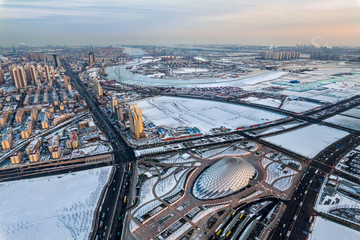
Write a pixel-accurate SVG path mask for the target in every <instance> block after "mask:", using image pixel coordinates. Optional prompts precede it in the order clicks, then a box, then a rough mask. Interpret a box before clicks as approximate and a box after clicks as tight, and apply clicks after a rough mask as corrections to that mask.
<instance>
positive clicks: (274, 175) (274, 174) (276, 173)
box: [265, 162, 297, 184]
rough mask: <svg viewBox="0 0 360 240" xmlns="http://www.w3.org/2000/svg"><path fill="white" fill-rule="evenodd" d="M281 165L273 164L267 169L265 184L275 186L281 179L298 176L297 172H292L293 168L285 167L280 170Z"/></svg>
mask: <svg viewBox="0 0 360 240" xmlns="http://www.w3.org/2000/svg"><path fill="white" fill-rule="evenodd" d="M280 165H281V164H280V163H277V162H273V163H271V164H269V165H267V167H266V180H265V182H267V183H269V184H273V183H274V182H275V181H277V180H278V179H280V178H283V177H288V176H291V175H294V174H296V173H297V172H296V171H294V170H292V169H291V168H287V167H285V168H284V169H283V170H281V169H279V167H280Z"/></svg>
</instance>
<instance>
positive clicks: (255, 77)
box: [106, 61, 286, 88]
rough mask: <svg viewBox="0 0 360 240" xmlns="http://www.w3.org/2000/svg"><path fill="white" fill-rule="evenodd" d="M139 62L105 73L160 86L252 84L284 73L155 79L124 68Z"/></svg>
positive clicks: (117, 67)
mask: <svg viewBox="0 0 360 240" xmlns="http://www.w3.org/2000/svg"><path fill="white" fill-rule="evenodd" d="M140 63H141V62H140V61H139V62H135V63H134V62H133V63H129V64H126V65H118V66H113V67H107V68H106V73H107V74H108V76H107V79H115V80H116V81H117V82H122V83H126V84H137V85H141V86H160V87H177V88H181V87H197V86H198V87H219V86H233V87H238V86H244V85H254V84H257V83H261V82H265V81H270V80H275V79H277V78H279V77H281V76H283V75H284V74H286V73H285V72H276V71H262V72H258V73H250V74H251V75H248V76H244V77H242V78H226V79H222V78H215V79H191V80H183V79H156V78H149V77H148V76H146V75H141V74H134V73H132V72H130V71H129V70H127V69H126V67H128V66H134V65H137V64H140Z"/></svg>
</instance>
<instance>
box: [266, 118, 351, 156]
mask: <svg viewBox="0 0 360 240" xmlns="http://www.w3.org/2000/svg"><path fill="white" fill-rule="evenodd" d="M348 134H349V133H348V132H345V131H342V130H338V129H335V128H331V127H327V126H321V125H317V124H312V125H310V126H307V127H303V128H299V129H296V130H293V131H289V132H285V133H281V134H278V135H274V136H271V137H265V138H263V139H264V140H265V141H267V142H270V143H273V144H276V145H278V146H280V147H282V148H285V149H288V150H290V151H293V152H295V153H298V154H300V155H302V156H305V157H309V158H313V157H315V156H316V154H318V153H319V152H320V151H321V150H323V149H324V148H326V147H327V146H329V145H331V144H332V143H334V142H336V141H338V140H339V139H341V138H343V137H345V136H347V135H348Z"/></svg>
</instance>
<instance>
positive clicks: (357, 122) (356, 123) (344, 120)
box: [325, 114, 360, 131]
mask: <svg viewBox="0 0 360 240" xmlns="http://www.w3.org/2000/svg"><path fill="white" fill-rule="evenodd" d="M325 122H328V123H332V124H335V125H339V126H342V127H346V128H350V129H354V130H358V131H359V130H360V119H359V118H354V117H348V116H344V115H340V114H338V115H335V116H333V117H330V118H328V119H326V120H325Z"/></svg>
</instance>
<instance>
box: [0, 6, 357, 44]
mask: <svg viewBox="0 0 360 240" xmlns="http://www.w3.org/2000/svg"><path fill="white" fill-rule="evenodd" d="M315 36H319V37H320V38H321V39H322V40H323V41H324V42H328V43H329V44H331V45H348V46H360V0H275V1H269V0H247V1H242V0H176V1H175V0H96V1H95V0H60V1H44V0H7V1H5V0H0V45H2V46H12V45H17V44H18V43H25V44H27V45H32V44H34V45H45V44H61V45H63V44H67V45H88V44H91V43H92V44H104V45H108V44H132V43H133V44H171V43H174V44H177V43H235V44H266V45H295V44H296V43H299V42H301V43H307V44H309V43H310V42H311V39H313V38H314V37H315Z"/></svg>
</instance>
